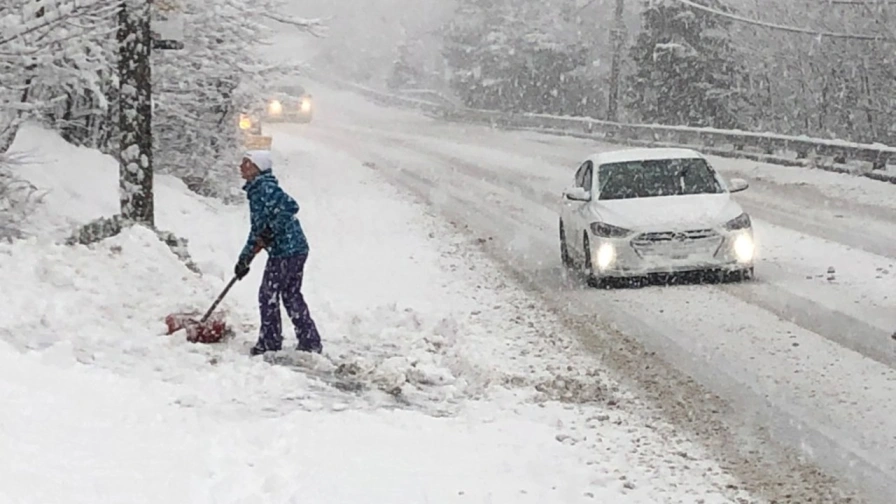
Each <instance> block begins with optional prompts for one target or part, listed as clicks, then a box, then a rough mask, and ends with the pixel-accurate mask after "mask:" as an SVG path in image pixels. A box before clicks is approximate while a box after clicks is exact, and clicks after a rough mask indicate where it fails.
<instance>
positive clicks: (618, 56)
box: [607, 0, 625, 121]
mask: <svg viewBox="0 0 896 504" xmlns="http://www.w3.org/2000/svg"><path fill="white" fill-rule="evenodd" d="M624 12H625V0H616V12H615V16H614V18H615V20H614V26H613V29H612V30H611V31H610V45H611V46H612V47H613V60H612V63H611V67H610V90H609V96H608V97H607V120H608V121H617V120H619V73H620V68H619V67H620V65H622V49H623V41H624V36H625V23H624V20H623V18H622V15H623V13H624Z"/></svg>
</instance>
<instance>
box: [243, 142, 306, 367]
mask: <svg viewBox="0 0 896 504" xmlns="http://www.w3.org/2000/svg"><path fill="white" fill-rule="evenodd" d="M272 168H273V162H272V161H271V154H270V152H269V151H262V150H253V151H248V152H246V153H245V155H244V156H243V160H242V163H241V164H240V174H241V175H242V177H243V179H245V180H246V184H245V185H244V186H243V190H245V191H246V196H247V197H248V199H249V212H250V221H251V222H250V224H251V226H250V230H249V238H248V239H247V240H246V245H245V246H244V247H243V250H242V252H241V253H240V257H239V260H238V261H237V263H236V266H235V267H234V275H235V276H236V278H237V279H240V280H242V279H243V278H244V277H245V276H246V275H247V274H248V273H249V264H250V263H251V262H252V258H253V257H254V256H255V253H256V250H257V247H261V248H264V249H265V250H267V253H268V261H267V264H266V265H265V268H264V276H263V277H262V280H261V286H260V288H259V290H258V307H259V311H260V312H261V329H260V331H259V336H258V342H257V343H256V344H255V346H254V347H252V349H251V350H250V354H251V355H260V354H263V353H265V352H272V351H279V350H280V349H281V347H282V345H283V334H282V332H281V331H282V324H281V321H280V301H281V299H282V301H283V305H284V307H285V308H286V312H287V314H288V315H289V318H290V319H291V320H292V323H293V326H294V327H295V331H296V338H298V340H299V342H298V346H297V347H296V349H297V350H299V351H305V352H316V353H320V352H321V350H322V345H321V341H320V334H319V333H318V331H317V326H316V325H315V323H314V320H313V319H312V318H311V313H310V311H309V310H308V305H307V304H306V303H305V298H304V297H303V296H302V277H303V274H304V269H305V261H306V260H307V259H308V252H309V247H308V241H307V240H306V238H305V233H304V231H302V225H301V224H300V223H299V219H298V217H296V214H297V213H298V212H299V204H298V203H296V201H295V200H294V199H293V198H292V197H291V196H289V195H288V194H286V192H285V191H283V189H282V188H281V187H280V184H279V183H278V182H277V179H276V178H275V177H274V175H273V173H272Z"/></svg>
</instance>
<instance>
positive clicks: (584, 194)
mask: <svg viewBox="0 0 896 504" xmlns="http://www.w3.org/2000/svg"><path fill="white" fill-rule="evenodd" d="M563 195H564V196H566V199H568V200H572V201H591V194H590V193H589V192H588V191H586V190H585V188H583V187H571V188H569V189H567V190H565V191H563Z"/></svg>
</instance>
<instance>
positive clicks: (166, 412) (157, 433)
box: [0, 127, 746, 503]
mask: <svg viewBox="0 0 896 504" xmlns="http://www.w3.org/2000/svg"><path fill="white" fill-rule="evenodd" d="M274 145H275V146H278V147H279V151H278V152H275V174H276V175H277V176H278V177H280V179H281V181H282V183H283V185H284V186H285V187H286V188H287V190H289V191H290V192H291V193H293V194H294V195H296V197H297V199H298V200H299V202H300V204H301V205H302V210H301V212H300V217H301V218H302V221H303V225H304V227H305V229H306V232H307V234H308V237H309V241H310V243H311V256H310V258H309V262H308V270H307V273H306V289H305V291H306V298H307V299H308V301H309V304H310V307H311V310H312V314H313V316H314V317H315V318H316V321H317V322H318V325H319V326H320V328H321V332H322V335H323V339H324V351H325V355H324V356H313V357H311V359H312V361H313V362H311V364H310V370H308V371H301V370H295V369H293V368H290V367H288V366H281V365H272V364H269V363H267V362H265V361H264V360H261V359H249V358H248V357H247V356H246V350H247V347H248V346H249V345H251V344H252V342H253V340H254V338H255V331H256V329H255V328H256V327H257V314H256V309H255V296H256V292H255V287H256V285H257V284H258V281H259V277H260V274H261V271H260V270H261V269H262V268H261V264H260V263H258V264H256V265H255V266H254V267H253V270H252V272H251V273H250V275H249V277H247V279H245V280H244V281H243V282H241V283H239V284H237V286H236V287H235V288H234V290H233V291H232V295H231V296H230V297H229V298H228V299H227V300H225V302H224V304H223V309H225V310H227V311H228V312H229V318H230V322H231V324H232V325H233V326H234V327H235V328H236V330H237V336H236V338H235V340H233V341H230V342H228V343H225V344H221V345H194V344H190V343H187V342H186V341H185V340H184V339H183V338H181V337H176V336H175V337H166V336H161V335H160V334H161V333H162V332H163V330H164V327H163V324H162V318H163V316H164V315H165V314H166V313H168V312H170V311H175V310H179V309H182V308H193V309H203V308H205V307H206V306H207V305H208V303H210V302H211V300H212V298H213V297H214V295H215V294H216V293H217V290H218V289H220V288H221V287H222V286H223V284H224V282H225V281H226V280H227V279H229V278H228V276H229V274H230V270H231V268H232V263H233V261H234V259H235V256H236V254H237V252H238V251H239V249H240V247H241V245H242V240H244V239H245V233H246V225H247V221H248V216H247V210H246V208H245V206H236V207H227V206H223V205H221V204H219V203H217V202H215V201H212V200H209V199H206V198H202V197H199V196H196V195H195V194H192V193H190V192H188V191H187V190H186V188H185V187H184V186H183V184H181V183H179V182H178V181H176V180H173V179H171V178H168V177H164V176H161V177H158V179H157V185H156V190H157V192H156V203H157V212H158V213H157V224H158V226H159V227H160V228H162V229H166V230H170V231H173V232H175V233H176V234H178V235H180V236H186V237H187V238H189V239H190V245H189V246H190V253H191V255H192V256H193V257H194V258H195V259H196V261H197V263H198V264H199V266H200V268H201V269H202V272H203V273H202V274H201V275H198V274H195V273H193V272H191V271H189V270H188V269H187V268H186V267H185V266H184V265H183V264H182V263H181V262H179V261H178V259H177V258H176V257H175V256H174V255H173V254H172V253H171V251H170V250H169V249H168V248H167V246H166V245H165V244H163V243H162V242H160V241H159V240H158V238H157V237H156V235H155V234H154V233H153V232H152V231H150V230H148V229H143V228H139V227H136V228H132V229H129V230H127V231H125V232H123V233H122V234H120V235H118V236H116V237H114V238H111V239H108V240H105V241H103V242H100V243H97V244H95V245H92V246H89V247H85V246H77V247H65V246H63V245H59V244H58V243H57V242H58V238H60V237H62V236H67V235H68V233H69V231H70V229H69V227H71V226H73V225H75V224H82V223H84V222H86V221H88V220H91V219H93V218H96V217H99V216H103V215H106V216H108V215H110V214H112V213H114V212H115V211H116V210H117V184H116V183H114V182H115V180H116V177H117V168H116V164H115V162H114V161H113V160H111V159H110V158H108V157H105V156H101V155H99V154H96V153H93V152H91V151H89V150H85V149H76V148H74V147H71V146H69V145H66V144H65V143H64V142H61V140H59V139H58V138H57V137H55V136H54V135H52V134H49V133H47V132H45V131H42V130H40V129H37V128H33V127H30V128H26V129H24V130H23V132H22V133H21V134H20V138H19V139H17V143H16V144H15V145H14V149H19V150H23V149H26V148H27V149H29V150H30V151H31V152H32V153H33V154H34V155H35V156H36V158H35V159H39V160H40V162H39V163H38V164H32V165H28V166H24V167H22V169H21V170H20V172H19V174H20V175H21V176H23V177H25V178H27V179H28V180H31V181H32V182H33V183H35V184H36V185H38V186H39V187H41V188H44V189H47V190H49V191H50V192H49V194H48V196H47V199H46V201H45V203H44V205H43V206H42V207H41V208H40V209H39V212H38V213H37V214H35V215H34V217H33V222H32V225H33V227H32V229H35V230H37V231H39V232H38V233H37V236H34V237H31V238H29V239H28V240H25V241H19V242H16V243H14V244H11V245H0V279H2V282H0V289H2V290H0V306H4V310H3V312H2V313H0V396H2V397H4V399H5V402H4V405H5V406H6V405H7V404H9V405H11V406H9V407H4V408H2V410H0V425H2V426H3V430H2V433H0V452H2V453H4V455H6V456H5V457H3V460H4V461H3V462H0V470H2V474H4V475H6V481H9V482H15V484H7V485H3V486H2V487H0V500H2V501H12V502H16V501H27V502H68V503H71V502H96V501H98V500H108V501H114V502H125V501H126V502H159V503H163V502H166V503H167V502H216V503H226V502H249V501H250V500H251V501H252V502H256V501H258V500H264V501H265V502H271V503H277V502H284V503H286V502H290V503H292V502H300V501H301V502H349V501H350V502H369V503H376V502H389V503H393V502H470V501H474V502H479V501H497V502H520V503H523V502H533V503H534V502H538V503H543V502H566V503H574V502H632V503H642V502H643V503H648V502H695V501H697V499H703V500H704V502H707V503H711V502H730V501H732V500H733V499H735V498H737V497H742V498H745V497H746V494H745V493H744V492H742V491H739V490H736V485H737V482H736V481H734V480H732V479H731V478H730V477H729V476H727V475H725V473H724V472H723V471H721V470H720V469H719V468H718V466H717V465H716V464H715V463H714V462H713V461H711V460H708V459H707V456H706V454H705V453H703V452H702V450H701V448H700V447H699V446H697V445H694V444H692V443H690V442H689V441H688V440H686V439H685V438H684V437H683V436H682V435H680V434H679V433H677V432H675V431H674V429H673V428H672V427H671V426H669V425H665V424H663V423H662V422H660V421H658V420H657V419H650V420H645V419H641V418H637V417H634V416H632V415H631V414H629V413H627V412H626V411H625V410H624V408H621V407H620V405H624V404H626V403H628V402H632V401H635V400H636V399H635V398H633V397H630V395H629V394H627V393H626V392H624V391H623V390H620V388H619V387H618V385H616V384H615V383H614V382H613V381H612V380H611V379H610V377H607V376H605V375H604V373H603V372H602V371H601V370H599V369H594V365H595V362H594V361H593V360H592V359H591V358H589V357H588V355H587V354H585V353H584V352H583V351H582V350H581V349H580V348H579V346H578V343H577V342H576V341H575V340H573V339H572V338H571V337H570V336H569V335H565V334H564V333H563V332H562V331H559V330H558V327H559V324H558V323H557V321H556V320H554V319H552V318H551V316H550V315H547V314H545V313H543V312H541V311H540V310H538V309H537V307H536V306H535V305H534V302H533V300H531V299H529V298H528V297H527V295H526V294H525V293H523V292H521V291H519V290H517V289H515V288H514V287H512V286H511V285H509V284H508V283H507V282H506V280H505V279H504V278H503V277H502V276H501V275H500V274H499V273H498V272H497V271H496V270H495V269H493V268H492V267H491V266H490V265H489V263H488V262H487V261H485V260H484V259H483V257H482V256H481V255H477V253H476V252H475V248H474V247H472V246H470V244H469V243H468V238H467V237H466V236H464V235H463V234H462V233H458V232H456V231H455V230H453V229H452V228H451V227H450V226H449V225H447V224H444V223H440V222H438V221H437V220H435V219H433V218H432V217H431V216H429V215H426V214H425V213H424V212H423V211H422V210H421V207H419V206H416V205H413V204H410V203H409V202H408V201H407V199H406V198H405V197H404V195H402V194H401V193H399V192H398V191H397V190H394V189H392V188H390V187H388V186H386V185H385V184H383V183H381V182H380V181H379V179H378V177H377V175H376V173H375V171H372V170H369V169H367V168H364V167H362V166H361V164H360V163H359V162H358V161H357V160H354V159H351V158H347V157H343V156H338V155H333V154H331V153H328V152H325V151H322V150H321V149H320V148H319V147H317V146H316V145H315V144H313V143H310V142H308V141H307V140H304V139H302V138H301V137H299V136H296V135H294V134H291V133H289V132H288V131H284V132H282V133H280V134H275V138H274ZM234 185H235V187H237V186H238V185H239V181H238V179H237V177H236V167H234ZM284 321H285V322H286V319H284ZM290 328H291V326H290V325H289V323H288V322H286V323H285V328H284V329H285V336H286V338H287V339H286V341H287V343H290V342H292V341H294V337H292V336H291V335H290V334H289V330H290ZM345 369H348V370H350V372H348V373H346V372H345ZM340 372H341V374H340ZM334 376H337V377H339V378H346V376H347V379H350V380H351V381H352V384H354V385H359V387H357V388H350V389H348V390H346V389H345V388H344V387H340V386H338V385H339V383H338V382H334V381H331V378H333V377H334ZM343 385H344V383H343ZM670 453H687V454H688V457H686V458H685V457H670V456H669V454H670ZM47 473H49V474H53V475H54V478H53V479H48V478H47V477H46V474H47Z"/></svg>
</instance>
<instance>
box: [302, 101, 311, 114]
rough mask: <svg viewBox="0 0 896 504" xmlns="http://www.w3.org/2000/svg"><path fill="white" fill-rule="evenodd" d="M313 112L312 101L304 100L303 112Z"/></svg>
mask: <svg viewBox="0 0 896 504" xmlns="http://www.w3.org/2000/svg"><path fill="white" fill-rule="evenodd" d="M310 111H311V100H309V99H308V98H305V99H303V100H302V112H310Z"/></svg>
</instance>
